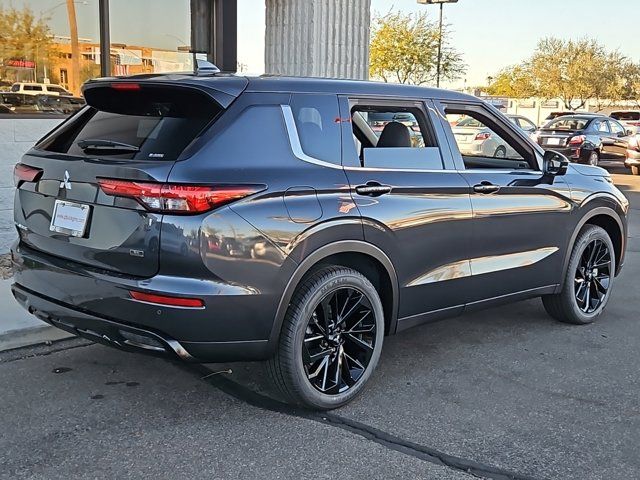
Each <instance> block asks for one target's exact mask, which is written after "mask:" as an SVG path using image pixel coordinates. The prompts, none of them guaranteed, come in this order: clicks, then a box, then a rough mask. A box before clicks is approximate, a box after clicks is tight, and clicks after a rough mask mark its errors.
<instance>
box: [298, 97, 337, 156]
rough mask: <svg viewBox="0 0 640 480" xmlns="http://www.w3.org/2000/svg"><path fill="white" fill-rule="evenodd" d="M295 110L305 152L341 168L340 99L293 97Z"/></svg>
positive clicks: (299, 134)
mask: <svg viewBox="0 0 640 480" xmlns="http://www.w3.org/2000/svg"><path fill="white" fill-rule="evenodd" d="M291 110H292V112H293V117H294V119H295V122H296V129H297V130H298V136H299V137H300V145H301V146H302V151H303V152H304V153H305V154H306V155H308V156H310V157H313V158H317V159H319V160H323V161H326V162H331V163H335V164H337V165H340V163H341V162H340V113H339V109H338V97H337V96H336V95H311V94H298V95H293V97H292V99H291Z"/></svg>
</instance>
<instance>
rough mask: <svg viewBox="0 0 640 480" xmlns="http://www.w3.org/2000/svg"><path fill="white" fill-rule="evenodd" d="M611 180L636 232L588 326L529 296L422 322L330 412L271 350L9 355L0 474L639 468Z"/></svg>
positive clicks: (603, 475) (69, 344)
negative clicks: (272, 363) (182, 356)
mask: <svg viewBox="0 0 640 480" xmlns="http://www.w3.org/2000/svg"><path fill="white" fill-rule="evenodd" d="M615 181H616V183H617V184H618V185H619V186H620V187H621V188H622V189H623V190H624V191H625V193H626V195H627V197H628V198H629V199H630V201H631V203H632V212H631V219H630V239H629V243H628V250H627V259H626V265H625V268H624V270H623V273H622V275H621V276H620V277H618V279H617V285H616V287H615V292H614V294H613V298H612V301H611V302H610V304H609V306H608V308H607V311H606V312H605V314H604V315H603V317H601V319H600V320H599V321H598V322H597V323H596V324H594V325H590V326H585V327H577V326H570V325H564V324H560V323H557V322H555V321H553V320H551V319H550V318H549V317H547V316H546V314H545V312H544V310H543V308H542V304H541V302H540V301H539V300H533V301H526V302H520V303H517V304H513V305H510V306H505V307H500V308H495V309H492V310H487V311H484V312H481V313H475V314H470V315H464V316H462V317H459V318H456V319H451V320H446V321H442V322H439V323H434V324H430V325H426V326H422V327H418V328H416V329H412V330H409V331H406V332H404V333H402V334H400V335H398V336H395V337H390V338H387V339H385V347H384V349H383V353H382V359H381V361H380V365H379V367H378V370H377V372H376V374H375V375H374V378H373V380H372V382H371V383H370V386H369V387H368V389H367V391H366V392H365V394H364V395H362V396H360V397H359V398H358V399H357V400H356V401H354V402H353V403H351V404H350V405H348V406H347V407H344V408H342V409H339V410H336V411H333V412H331V413H327V414H317V413H310V412H305V411H298V410H295V409H292V408H290V407H287V406H284V405H283V404H281V403H280V402H279V401H278V400H277V399H273V398H272V395H273V393H272V392H271V390H270V389H269V386H268V384H267V383H266V379H265V371H264V369H263V366H262V365H261V364H233V365H208V366H207V367H206V368H205V367H200V366H194V365H180V364H176V363H173V362H171V361H168V360H164V359H160V358H152V357H146V356H140V355H134V354H125V353H121V352H119V351H116V350H111V349H109V348H107V347H103V346H99V345H93V344H90V343H88V342H87V341H85V340H77V339H74V340H67V341H62V342H59V343H56V344H54V345H51V346H39V347H31V348H26V349H20V350H13V351H8V352H3V353H0V385H2V390H1V391H0V405H1V407H0V423H1V425H2V435H0V478H7V479H15V478H69V477H74V478H105V477H106V478H115V477H117V478H175V477H178V476H180V477H184V478H209V479H211V478H273V479H275V478H283V479H284V478H336V477H338V476H339V475H344V478H366V479H373V478H376V479H377V478H434V479H459V478H460V479H462V478H474V476H476V477H483V478H495V479H507V478H514V479H525V478H535V479H632V478H640V449H639V448H638V443H639V442H640V402H639V398H640V359H639V356H638V344H639V343H638V339H639V338H640V322H638V311H639V310H640V298H639V297H638V294H637V291H636V288H637V279H638V278H640V178H639V177H632V176H630V175H628V174H626V172H620V173H618V174H616V175H615ZM228 369H231V373H229V371H228ZM466 472H470V473H466Z"/></svg>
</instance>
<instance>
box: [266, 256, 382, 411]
mask: <svg viewBox="0 0 640 480" xmlns="http://www.w3.org/2000/svg"><path fill="white" fill-rule="evenodd" d="M334 298H335V299H336V300H335V303H334V300H333V299H334ZM321 302H322V303H321ZM334 305H337V307H338V308H335V307H334ZM323 306H325V307H326V312H327V315H324V314H323V312H324V311H325V309H324V308H323ZM354 309H355V310H354ZM334 310H335V311H336V314H337V316H338V317H341V318H342V322H340V321H335V322H334V320H326V321H325V320H323V318H325V319H326V318H334V319H335V317H336V315H334V313H333V312H334ZM345 310H346V311H345ZM367 310H368V311H369V313H366V311H367ZM342 315H343V317H342ZM360 317H362V320H360V321H357V320H358V319H359V318H360ZM333 323H335V324H337V325H338V326H342V327H343V328H342V332H340V331H339V330H332V327H331V325H332V324H333ZM321 325H322V326H323V327H321ZM356 327H357V328H356ZM369 328H373V330H372V331H367V332H366V333H352V334H349V333H348V332H349V331H351V332H355V331H357V330H362V331H365V330H367V329H369ZM323 332H324V334H323ZM331 332H338V333H337V334H335V335H333V334H332V333H331ZM383 336H384V313H383V309H382V303H381V302H380V297H379V295H378V292H377V291H376V289H375V288H374V286H373V285H372V284H371V282H370V281H369V280H368V279H367V278H366V277H365V276H364V275H362V274H361V273H359V272H357V271H355V270H352V269H350V268H346V267H340V266H328V267H324V268H322V269H320V270H318V271H316V272H314V273H312V274H310V275H309V276H307V277H305V278H304V279H303V280H302V281H301V283H300V285H298V287H297V288H296V291H295V293H294V294H293V297H292V299H291V302H290V304H289V309H288V310H287V313H286V315H285V318H284V322H283V325H282V331H281V333H280V339H279V342H278V347H277V349H276V353H275V355H274V357H273V358H271V359H270V360H269V361H268V371H269V374H270V376H271V379H272V381H273V382H274V383H275V385H276V386H277V387H278V389H279V390H280V391H281V393H282V395H283V396H284V397H285V398H286V400H287V401H289V402H290V403H294V404H298V405H302V406H304V407H307V408H311V409H316V410H330V409H333V408H337V407H340V406H342V405H345V404H346V403H348V402H350V401H351V400H352V399H353V398H354V397H356V396H357V395H358V394H359V393H360V392H362V390H363V389H364V387H365V385H366V383H367V381H368V380H369V378H370V377H371V375H372V373H373V371H374V370H375V368H376V365H377V363H378V360H379V358H380V352H381V350H382V341H383ZM354 338H355V340H354ZM358 339H359V340H360V342H361V343H362V344H364V345H366V346H364V345H362V344H359V343H358V342H357V340H358ZM340 342H342V343H340ZM303 345H304V346H303ZM323 345H324V346H323ZM305 346H308V347H307V348H305ZM331 349H333V350H334V351H335V352H334V353H333V354H331V355H326V354H325V353H326V352H328V351H329V350H331ZM315 357H317V358H318V360H317V361H312V360H313V358H315ZM325 359H326V360H325ZM325 362H326V363H325ZM323 365H324V367H323ZM358 365H359V366H358ZM341 367H342V368H341ZM360 367H363V368H360ZM338 377H339V378H338ZM354 377H355V379H354ZM336 378H338V381H337V382H336V381H335V379H336ZM325 382H326V383H325ZM349 383H351V384H349Z"/></svg>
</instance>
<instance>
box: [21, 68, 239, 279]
mask: <svg viewBox="0 0 640 480" xmlns="http://www.w3.org/2000/svg"><path fill="white" fill-rule="evenodd" d="M206 80H207V81H206V82H204V79H200V78H197V77H194V78H193V79H187V80H182V81H179V82H178V81H173V82H169V81H166V80H165V81H158V80H157V79H155V80H149V79H140V80H138V79H128V80H127V81H124V80H113V79H112V80H111V81H109V80H100V81H94V82H90V83H89V84H87V86H86V87H85V90H84V94H85V98H86V100H87V107H85V108H84V109H82V110H81V111H80V112H78V113H77V114H76V115H74V116H72V117H71V118H70V119H68V120H67V121H66V122H64V123H63V124H62V125H61V126H59V127H58V128H56V129H55V130H54V131H53V132H51V133H50V134H48V135H47V136H46V137H45V138H43V139H42V140H41V141H40V142H38V144H37V145H36V146H35V147H34V148H33V149H32V150H31V151H29V152H28V153H27V154H26V155H25V156H24V157H23V159H22V163H20V164H18V165H17V166H16V170H15V177H16V186H17V192H16V197H15V208H14V214H15V222H16V226H17V228H18V230H19V233H20V239H21V241H22V242H23V243H24V244H26V245H28V246H30V247H32V248H34V249H37V250H40V251H42V252H45V253H48V254H51V255H54V256H57V257H61V258H65V259H68V260H71V261H74V262H78V263H82V264H85V265H89V266H93V267H96V268H100V269H105V270H109V271H113V272H118V273H122V274H126V275H131V276H140V277H149V276H152V275H154V274H155V273H157V271H158V269H159V247H160V231H161V228H160V227H161V223H162V218H163V215H162V211H161V210H160V209H154V208H150V205H151V206H153V201H154V200H153V199H152V200H150V201H149V202H148V203H146V204H145V202H144V201H141V198H140V197H139V196H138V197H137V198H134V196H129V197H127V196H126V195H124V196H114V195H113V194H109V188H111V189H113V188H121V187H122V185H125V184H126V185H128V186H131V185H134V186H136V185H141V186H142V187H140V188H142V190H140V192H138V193H141V194H144V193H145V192H144V189H147V191H148V190H149V188H148V187H149V186H152V187H154V188H155V186H162V184H163V182H166V180H167V178H168V176H169V172H170V171H171V168H172V167H173V165H174V163H175V162H176V161H178V160H181V159H183V158H186V157H188V156H190V155H191V154H193V153H194V148H195V146H196V145H197V139H198V137H199V136H200V135H201V134H202V133H203V132H204V131H205V130H207V129H208V127H209V126H210V125H211V124H212V123H213V122H215V121H216V119H217V118H218V117H219V116H220V115H221V114H222V113H223V112H224V110H225V109H226V108H227V107H228V106H229V105H230V104H231V102H232V101H233V100H234V99H235V98H236V97H237V96H238V95H239V94H240V93H241V92H242V90H243V89H244V88H245V87H246V79H244V78H241V77H236V78H225V77H223V78H220V86H221V88H220V89H219V90H218V89H216V88H215V87H216V83H218V79H217V78H215V79H213V78H209V79H206ZM105 182H107V183H109V184H108V185H107V186H106V187H105ZM133 182H137V183H133ZM101 183H102V187H101ZM150 195H151V196H152V194H150Z"/></svg>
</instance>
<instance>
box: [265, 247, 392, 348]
mask: <svg viewBox="0 0 640 480" xmlns="http://www.w3.org/2000/svg"><path fill="white" fill-rule="evenodd" d="M323 265H342V266H346V267H350V268H354V269H355V270H358V271H359V272H360V273H362V274H363V275H365V276H366V277H367V278H369V280H371V282H372V283H373V284H374V286H375V287H376V289H377V290H378V293H379V295H380V300H381V301H382V305H383V308H384V313H385V331H386V333H388V334H393V333H395V329H396V325H397V321H398V297H399V294H398V277H397V274H396V271H395V268H394V267H393V264H392V262H391V260H390V259H389V257H388V256H387V255H386V254H385V253H384V252H383V251H382V250H381V249H379V248H378V247H376V246H375V245H373V244H371V243H367V242H364V241H361V240H342V241H338V242H334V243H330V244H328V245H324V246H322V247H320V248H318V249H317V250H315V251H313V252H312V253H310V254H309V255H307V256H305V258H304V259H303V261H302V262H300V264H299V265H298V267H297V268H296V269H295V271H294V272H293V275H292V276H291V278H290V279H289V282H288V283H287V286H286V287H285V290H284V293H283V294H282V296H281V298H280V301H279V303H278V308H277V310H276V316H275V319H274V323H273V327H272V329H271V335H270V336H269V344H270V348H271V349H275V348H276V345H277V342H278V338H279V336H280V330H281V328H282V323H283V321H284V317H285V314H286V312H287V308H288V307H289V302H290V301H291V297H292V296H293V293H294V291H295V289H296V287H297V286H298V285H299V283H300V281H301V280H302V279H303V278H304V277H305V276H306V275H308V274H309V273H312V272H313V271H315V270H317V269H318V268H320V267H322V266H323ZM376 275H377V278H376ZM389 290H390V291H389Z"/></svg>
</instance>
